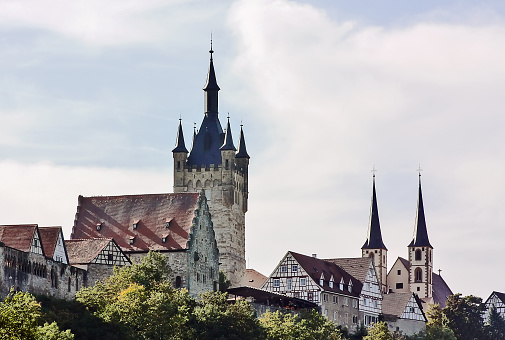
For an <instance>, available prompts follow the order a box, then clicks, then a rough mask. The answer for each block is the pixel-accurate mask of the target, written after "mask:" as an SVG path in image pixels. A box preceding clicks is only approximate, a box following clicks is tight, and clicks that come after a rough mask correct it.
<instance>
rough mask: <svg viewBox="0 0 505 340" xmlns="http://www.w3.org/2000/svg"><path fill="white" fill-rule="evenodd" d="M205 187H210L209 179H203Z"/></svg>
mask: <svg viewBox="0 0 505 340" xmlns="http://www.w3.org/2000/svg"><path fill="white" fill-rule="evenodd" d="M205 188H210V181H209V180H206V181H205Z"/></svg>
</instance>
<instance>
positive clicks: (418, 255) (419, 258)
mask: <svg viewBox="0 0 505 340" xmlns="http://www.w3.org/2000/svg"><path fill="white" fill-rule="evenodd" d="M416 261H421V249H416Z"/></svg>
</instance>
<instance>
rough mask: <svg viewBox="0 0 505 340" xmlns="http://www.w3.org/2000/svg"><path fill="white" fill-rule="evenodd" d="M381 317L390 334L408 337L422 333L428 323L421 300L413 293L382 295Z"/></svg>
mask: <svg viewBox="0 0 505 340" xmlns="http://www.w3.org/2000/svg"><path fill="white" fill-rule="evenodd" d="M382 316H383V320H384V321H385V322H386V323H387V325H388V328H389V330H390V331H391V332H402V334H404V335H409V336H410V335H413V334H415V333H419V332H421V331H424V330H425V329H426V322H428V319H427V318H426V315H425V314H424V311H423V307H422V303H421V300H420V299H419V297H418V296H417V295H416V294H415V293H392V294H386V295H384V300H383V302H382Z"/></svg>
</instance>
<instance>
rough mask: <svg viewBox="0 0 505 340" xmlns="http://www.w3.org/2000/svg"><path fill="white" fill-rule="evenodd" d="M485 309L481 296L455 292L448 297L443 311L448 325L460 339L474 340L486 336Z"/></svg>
mask: <svg viewBox="0 0 505 340" xmlns="http://www.w3.org/2000/svg"><path fill="white" fill-rule="evenodd" d="M484 310H485V307H484V304H483V303H482V299H481V298H479V297H476V296H473V295H469V296H465V297H462V296H461V294H455V295H451V296H449V298H448V299H447V303H446V306H445V308H443V313H444V315H445V317H446V318H447V326H448V327H449V328H450V329H451V330H452V331H453V332H454V335H455V336H456V338H457V339H458V340H474V339H485V338H486V334H485V331H484V322H483V319H482V314H483V313H484Z"/></svg>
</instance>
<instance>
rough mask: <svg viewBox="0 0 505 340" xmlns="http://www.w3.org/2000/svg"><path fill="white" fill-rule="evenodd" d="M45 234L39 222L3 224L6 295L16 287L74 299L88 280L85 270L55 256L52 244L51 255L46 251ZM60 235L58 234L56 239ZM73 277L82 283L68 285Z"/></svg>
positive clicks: (2, 290)
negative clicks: (38, 224)
mask: <svg viewBox="0 0 505 340" xmlns="http://www.w3.org/2000/svg"><path fill="white" fill-rule="evenodd" d="M54 234H55V235H57V233H54ZM43 235H45V234H44V232H41V231H40V230H39V227H38V226H37V225H36V224H25V225H3V226H0V263H2V264H3V267H4V268H3V269H4V270H2V271H0V282H1V285H0V294H1V295H2V296H5V295H7V294H8V293H9V291H10V289H11V287H13V288H14V289H16V290H22V291H26V292H30V293H32V294H40V295H46V296H54V297H57V298H62V299H72V298H74V297H75V293H76V292H77V291H78V290H79V289H80V287H82V286H85V285H86V284H87V281H86V280H87V275H86V272H85V271H84V270H82V269H79V268H76V267H73V266H70V265H68V264H66V263H64V262H63V261H61V260H60V259H55V258H54V251H52V252H51V247H48V249H49V256H48V254H46V253H45V248H44V245H43V244H44V242H45V241H43V240H44V236H43ZM57 239H58V237H54V240H56V241H55V242H56V243H57ZM49 243H52V242H49ZM56 249H57V246H56V245H55V247H54V250H56ZM50 254H52V256H51V255H50ZM69 280H71V281H72V282H80V284H79V285H72V286H67V285H65V284H64V283H66V282H68V281H69Z"/></svg>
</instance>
